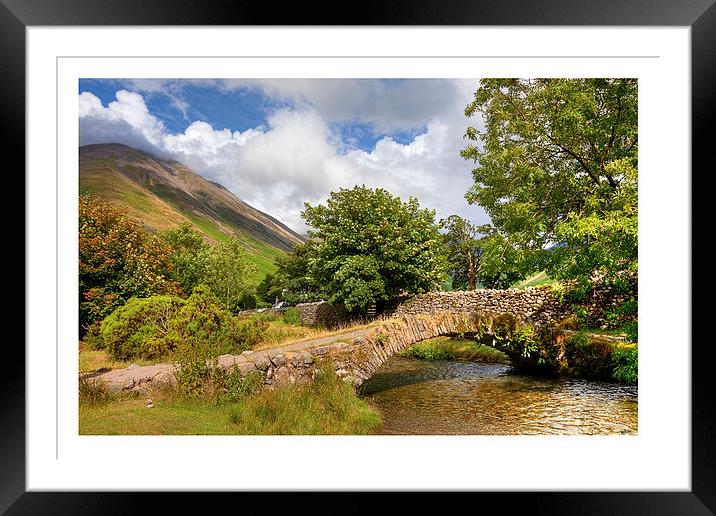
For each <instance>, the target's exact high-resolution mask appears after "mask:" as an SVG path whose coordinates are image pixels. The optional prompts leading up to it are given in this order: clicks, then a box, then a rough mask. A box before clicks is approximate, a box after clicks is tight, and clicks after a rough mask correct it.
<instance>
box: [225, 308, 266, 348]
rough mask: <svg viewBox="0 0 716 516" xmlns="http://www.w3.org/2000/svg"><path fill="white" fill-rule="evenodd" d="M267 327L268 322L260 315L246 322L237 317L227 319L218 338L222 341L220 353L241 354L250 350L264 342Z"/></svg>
mask: <svg viewBox="0 0 716 516" xmlns="http://www.w3.org/2000/svg"><path fill="white" fill-rule="evenodd" d="M268 326H269V323H268V320H267V319H266V318H264V317H261V314H258V316H254V317H251V318H250V319H249V320H247V321H241V320H239V319H238V318H237V317H231V318H229V319H228V320H227V321H226V322H225V325H224V328H223V329H222V333H221V335H220V337H219V338H220V340H221V341H222V344H221V346H220V348H221V350H222V353H241V352H242V351H245V350H247V349H251V348H252V347H254V346H255V345H256V344H258V343H259V342H261V341H263V340H264V337H265V336H266V330H267V329H268Z"/></svg>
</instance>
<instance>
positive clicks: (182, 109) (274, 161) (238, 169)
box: [78, 78, 488, 231]
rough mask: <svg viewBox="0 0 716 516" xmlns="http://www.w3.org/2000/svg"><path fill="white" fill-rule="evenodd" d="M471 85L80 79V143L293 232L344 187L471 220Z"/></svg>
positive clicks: (481, 218) (476, 213)
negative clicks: (127, 149)
mask: <svg viewBox="0 0 716 516" xmlns="http://www.w3.org/2000/svg"><path fill="white" fill-rule="evenodd" d="M477 84H478V80H477V79H473V80H439V79H403V80H395V79H392V80H381V79H270V80H269V79H189V80H182V79H89V78H88V79H81V80H80V82H79V91H78V93H79V102H80V144H81V145H84V144H88V143H108V142H110V141H112V142H119V143H125V144H127V145H132V146H134V147H138V148H142V149H143V150H147V151H152V152H155V153H157V154H159V155H162V156H167V157H171V158H173V159H177V160H179V161H181V162H183V163H185V164H186V165H187V166H189V167H190V168H192V169H193V170H195V171H196V172H198V173H200V174H202V175H204V176H205V177H207V178H208V179H211V180H213V181H217V182H219V183H221V184H223V185H224V186H226V187H227V188H229V189H230V190H231V191H233V192H234V193H235V194H236V195H237V196H238V197H240V198H242V199H243V200H245V201H247V202H249V203H250V204H252V205H254V206H256V207H257V208H259V209H261V210H263V211H266V212H268V213H270V214H271V215H274V216H276V217H277V218H279V219H280V220H282V221H284V222H285V223H287V224H288V225H289V226H291V227H292V228H294V229H296V230H297V231H304V230H305V229H306V227H305V224H303V221H302V220H301V218H300V211H301V210H302V209H303V202H304V201H308V202H311V203H312V204H315V203H319V202H323V201H325V199H326V198H327V197H328V195H329V193H330V192H331V191H334V190H336V189H337V188H340V187H351V186H353V185H354V184H366V185H368V186H371V187H383V188H387V189H388V190H390V191H391V192H393V193H394V194H396V195H399V196H400V197H401V198H403V199H407V197H409V196H414V197H417V198H418V200H419V201H420V204H421V206H424V207H427V208H432V209H435V210H436V212H437V217H438V218H442V217H447V216H449V215H451V214H454V213H457V214H459V215H462V216H465V217H467V218H469V219H471V220H473V221H474V222H476V223H484V222H487V220H488V219H487V216H486V215H485V213H484V211H482V210H481V208H479V207H477V206H470V205H468V204H467V203H466V201H465V199H464V194H465V192H466V191H467V188H468V187H469V185H470V183H471V181H470V178H471V174H470V171H471V169H472V166H473V164H472V163H469V162H466V161H465V160H463V159H462V158H460V157H459V151H460V149H461V148H462V147H464V145H465V142H464V140H463V139H462V136H463V134H464V132H465V129H466V127H467V125H468V124H472V125H474V124H478V125H479V124H480V121H479V120H474V119H473V120H468V119H466V118H465V116H464V114H463V110H464V108H465V106H466V105H467V104H468V103H469V102H470V100H471V96H472V94H473V93H474V90H475V88H476V87H477Z"/></svg>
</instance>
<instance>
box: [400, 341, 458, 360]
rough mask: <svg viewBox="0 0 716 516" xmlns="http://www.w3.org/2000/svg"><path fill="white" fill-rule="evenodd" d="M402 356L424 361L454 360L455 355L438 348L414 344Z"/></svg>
mask: <svg viewBox="0 0 716 516" xmlns="http://www.w3.org/2000/svg"><path fill="white" fill-rule="evenodd" d="M403 355H404V356H407V357H411V358H422V359H425V360H454V359H455V353H453V352H452V351H450V350H448V349H444V348H442V347H439V346H429V345H420V344H415V345H413V346H410V347H409V348H408V349H406V350H405V351H403Z"/></svg>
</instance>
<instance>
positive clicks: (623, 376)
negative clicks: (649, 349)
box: [612, 346, 639, 383]
mask: <svg viewBox="0 0 716 516" xmlns="http://www.w3.org/2000/svg"><path fill="white" fill-rule="evenodd" d="M612 365H613V367H614V369H613V371H612V376H613V377H614V379H615V380H619V381H620V382H626V383H637V381H638V380H639V350H638V349H637V347H636V346H635V347H633V348H616V349H615V350H614V352H613V353H612Z"/></svg>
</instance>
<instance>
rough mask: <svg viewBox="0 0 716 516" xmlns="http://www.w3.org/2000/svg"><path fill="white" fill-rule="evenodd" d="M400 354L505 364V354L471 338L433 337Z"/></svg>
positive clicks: (432, 358)
mask: <svg viewBox="0 0 716 516" xmlns="http://www.w3.org/2000/svg"><path fill="white" fill-rule="evenodd" d="M399 354H400V355H401V356H407V357H413V358H424V359H428V360H463V361H469V362H487V363H491V364H507V363H509V359H508V358H507V355H505V354H504V353H502V352H501V351H498V350H496V349H494V348H492V347H490V346H486V345H484V344H480V343H479V342H476V341H474V340H471V339H463V338H459V337H456V338H451V337H435V338H433V339H427V340H424V341H422V342H418V343H417V344H414V345H412V346H411V347H409V348H407V349H405V350H403V351H401V352H400V353H399Z"/></svg>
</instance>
